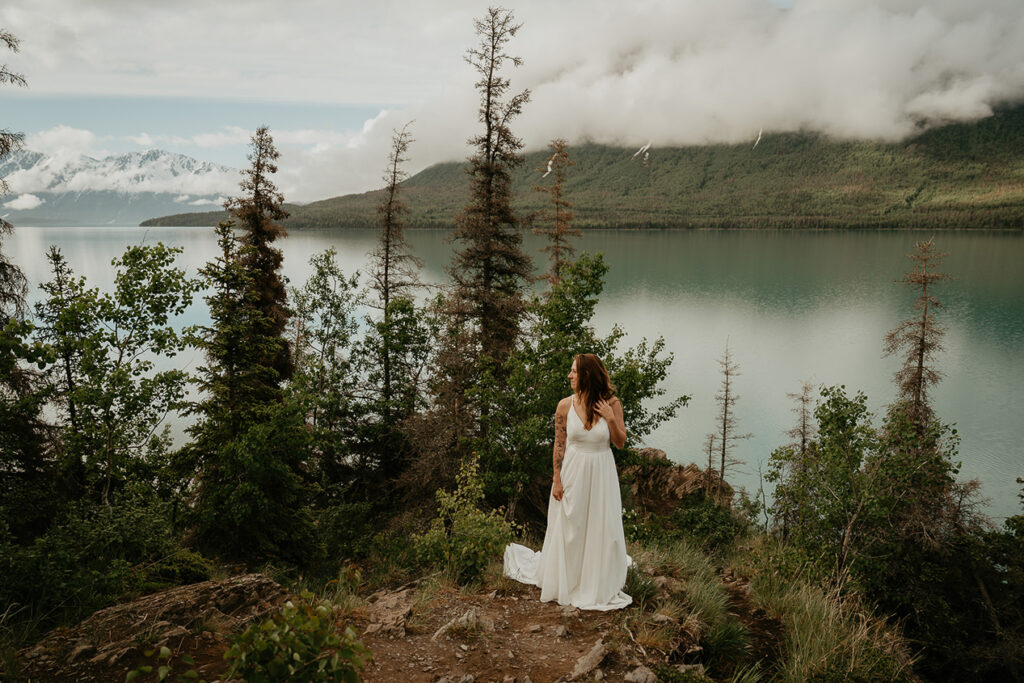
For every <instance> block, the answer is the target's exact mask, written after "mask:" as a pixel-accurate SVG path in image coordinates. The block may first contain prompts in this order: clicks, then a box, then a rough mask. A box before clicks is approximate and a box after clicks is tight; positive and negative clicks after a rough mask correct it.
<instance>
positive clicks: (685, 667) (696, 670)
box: [676, 664, 710, 680]
mask: <svg viewBox="0 0 1024 683" xmlns="http://www.w3.org/2000/svg"><path fill="white" fill-rule="evenodd" d="M676 671H678V672H679V673H681V674H686V673H688V674H695V675H697V676H699V677H701V678H707V673H705V671H704V665H703V664H676ZM709 680H710V679H709Z"/></svg>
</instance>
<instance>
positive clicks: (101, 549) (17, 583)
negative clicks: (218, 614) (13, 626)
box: [0, 492, 210, 626]
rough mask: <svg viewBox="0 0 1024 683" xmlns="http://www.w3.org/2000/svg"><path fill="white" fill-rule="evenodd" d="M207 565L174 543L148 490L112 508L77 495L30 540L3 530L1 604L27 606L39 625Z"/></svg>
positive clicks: (204, 573)
mask: <svg viewBox="0 0 1024 683" xmlns="http://www.w3.org/2000/svg"><path fill="white" fill-rule="evenodd" d="M209 571H210V568H209V565H208V564H207V563H206V560H205V559H204V558H202V557H201V556H199V555H196V554H194V553H191V552H188V551H186V550H183V549H182V548H180V547H179V546H178V544H177V542H176V538H175V536H174V534H173V532H172V530H171V524H170V510H169V505H168V504H167V503H166V502H164V501H161V500H159V499H157V498H155V497H153V496H152V495H149V494H143V493H132V492H125V493H122V494H120V495H119V496H118V497H117V498H116V499H115V500H114V501H113V502H112V504H111V506H110V507H107V506H104V505H94V504H90V503H86V502H79V503H77V504H75V505H73V506H72V507H71V508H70V510H69V511H68V512H67V513H66V515H64V516H63V517H61V518H60V519H58V520H56V521H55V523H54V524H53V525H52V526H51V527H50V529H48V530H47V531H46V532H45V533H44V534H42V535H41V536H39V537H38V538H36V539H35V540H34V541H33V542H32V543H30V544H27V545H20V544H16V543H14V542H13V541H12V540H11V538H10V536H7V537H6V539H5V538H4V537H3V536H2V535H0V575H2V576H3V577H4V580H3V581H2V582H0V603H2V604H5V605H12V604H17V605H22V606H27V607H28V608H29V609H28V610H26V616H27V617H28V616H31V617H33V618H37V619H38V618H41V619H42V621H43V623H42V624H41V625H42V626H46V625H49V624H51V623H55V622H58V621H60V620H61V617H62V616H63V617H64V618H67V619H76V618H79V617H80V616H81V615H83V614H88V613H90V612H92V611H95V610H97V609H100V608H102V607H106V606H107V605H109V604H111V603H113V602H115V601H117V600H118V599H120V598H123V597H124V596H126V595H128V594H131V593H135V592H141V591H149V590H157V589H160V588H164V587H167V586H170V585H177V584H180V583H190V582H194V581H200V580H203V579H206V578H208V577H209Z"/></svg>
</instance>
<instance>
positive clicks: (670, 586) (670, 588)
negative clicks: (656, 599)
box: [653, 576, 684, 593]
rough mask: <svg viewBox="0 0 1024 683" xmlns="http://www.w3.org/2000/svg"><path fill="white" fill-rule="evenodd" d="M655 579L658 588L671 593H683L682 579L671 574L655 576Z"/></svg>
mask: <svg viewBox="0 0 1024 683" xmlns="http://www.w3.org/2000/svg"><path fill="white" fill-rule="evenodd" d="M653 581H654V585H655V586H656V587H657V588H658V590H662V591H666V592H669V593H681V592H682V591H683V588H684V584H683V582H682V581H680V580H679V579H676V578H673V577H671V576H655V577H654V579H653Z"/></svg>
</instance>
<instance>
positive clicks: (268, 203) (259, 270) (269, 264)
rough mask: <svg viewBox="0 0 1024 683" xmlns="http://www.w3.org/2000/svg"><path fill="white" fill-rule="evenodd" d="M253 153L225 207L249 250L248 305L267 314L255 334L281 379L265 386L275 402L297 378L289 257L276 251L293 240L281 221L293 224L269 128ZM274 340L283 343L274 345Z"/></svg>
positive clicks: (244, 255)
mask: <svg viewBox="0 0 1024 683" xmlns="http://www.w3.org/2000/svg"><path fill="white" fill-rule="evenodd" d="M250 147H251V151H250V152H249V155H248V158H249V161H250V162H252V165H251V166H250V167H249V168H248V169H246V170H245V171H243V172H242V176H243V177H242V183H241V187H242V194H241V195H240V196H238V197H234V198H232V199H229V200H228V201H227V202H225V203H224V208H225V209H227V210H228V212H229V213H230V214H231V215H233V216H234V217H235V219H236V220H237V224H238V227H239V228H241V230H242V235H241V238H240V239H241V242H242V245H243V249H241V250H240V251H239V257H240V258H241V266H242V267H243V268H244V269H245V270H246V272H247V273H248V274H249V275H248V279H247V281H246V284H245V287H246V288H247V296H246V300H247V301H251V302H252V303H251V304H249V303H247V305H255V306H256V308H257V309H258V310H259V312H260V313H261V314H262V315H261V316H260V318H259V321H260V322H259V323H258V324H259V326H260V327H259V329H258V330H255V331H254V332H255V333H256V334H257V335H258V336H259V337H261V338H262V339H263V340H264V341H265V343H261V344H259V346H260V348H263V349H264V350H265V353H266V354H267V355H266V357H265V358H263V359H262V360H261V361H260V362H261V364H262V365H265V366H267V367H268V368H272V369H273V370H274V371H275V372H276V377H272V376H269V375H268V376H267V377H266V379H265V380H263V381H264V382H265V383H266V387H265V390H266V392H267V396H266V398H268V399H270V398H272V397H273V396H274V394H275V393H276V391H277V390H278V389H279V388H280V384H281V382H283V381H285V380H287V379H289V378H290V377H291V375H292V369H293V368H292V358H291V352H290V351H289V349H288V342H287V341H286V340H285V339H284V338H283V336H282V335H283V333H284V330H285V327H286V326H287V324H288V317H289V316H290V315H291V312H290V311H289V310H288V305H287V293H286V291H285V285H284V281H283V280H282V279H281V275H280V272H279V271H280V268H281V262H282V260H283V259H284V256H283V255H282V254H281V250H280V249H277V248H275V247H273V246H271V243H273V242H274V241H275V240H277V239H278V238H280V237H284V236H285V235H286V234H287V233H286V232H285V230H284V228H283V227H281V225H280V223H278V222H277V221H280V220H282V219H284V218H287V217H288V212H287V211H285V210H284V209H283V208H282V206H281V205H282V203H283V202H284V197H283V196H282V195H281V193H280V192H278V190H277V187H275V186H274V183H273V181H271V179H270V176H271V175H272V174H274V173H277V165H276V164H275V162H276V161H277V158H278V157H279V156H280V154H279V153H278V151H277V149H276V148H275V147H274V139H273V138H272V137H271V135H270V131H269V130H268V129H267V127H266V126H262V127H260V128H258V129H257V130H256V133H255V134H254V135H253V136H252V142H251V144H250ZM249 294H251V296H249ZM272 339H276V340H277V341H276V342H273V343H271V341H270V340H272Z"/></svg>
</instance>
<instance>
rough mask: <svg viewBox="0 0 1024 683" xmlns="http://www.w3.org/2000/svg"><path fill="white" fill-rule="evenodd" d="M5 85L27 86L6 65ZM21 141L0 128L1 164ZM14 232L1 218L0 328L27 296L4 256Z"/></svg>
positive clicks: (6, 40) (1, 71) (1, 72)
mask: <svg viewBox="0 0 1024 683" xmlns="http://www.w3.org/2000/svg"><path fill="white" fill-rule="evenodd" d="M18 43H19V41H18V39H17V38H16V37H15V36H14V35H13V34H12V33H11V32H10V31H6V30H4V29H2V28H0V44H2V45H5V46H7V48H8V49H10V50H11V51H12V52H17V51H18ZM4 83H10V84H12V85H20V86H25V85H26V83H25V77H24V76H22V75H21V74H17V73H14V72H12V71H10V70H9V69H8V68H7V65H6V64H0V85H2V84H4ZM24 139H25V136H24V135H22V134H21V133H15V132H13V131H9V130H7V129H6V128H0V162H2V161H3V160H4V158H5V157H7V156H8V155H9V154H11V152H14V151H15V150H17V149H19V148H20V147H21V145H22V143H23V142H24ZM7 192H8V186H7V183H6V182H4V179H3V178H0V197H3V196H4V195H5V194H7ZM13 229H14V226H12V225H11V224H10V223H8V222H7V221H5V220H4V219H3V218H0V326H2V325H4V324H6V323H7V321H8V320H10V319H11V318H15V317H21V316H22V315H24V313H25V294H26V293H27V292H28V288H27V286H26V282H25V275H24V274H23V273H22V272H21V269H20V268H18V267H17V266H16V265H14V264H13V263H11V262H10V261H8V260H7V256H6V255H5V254H4V253H3V239H4V238H5V237H7V236H8V235H10V234H11V232H12V230H13Z"/></svg>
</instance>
